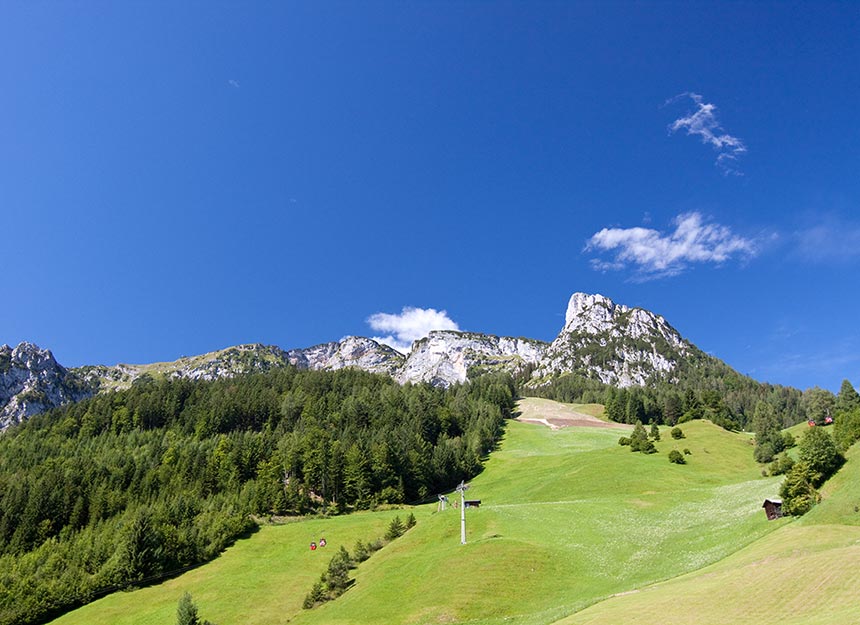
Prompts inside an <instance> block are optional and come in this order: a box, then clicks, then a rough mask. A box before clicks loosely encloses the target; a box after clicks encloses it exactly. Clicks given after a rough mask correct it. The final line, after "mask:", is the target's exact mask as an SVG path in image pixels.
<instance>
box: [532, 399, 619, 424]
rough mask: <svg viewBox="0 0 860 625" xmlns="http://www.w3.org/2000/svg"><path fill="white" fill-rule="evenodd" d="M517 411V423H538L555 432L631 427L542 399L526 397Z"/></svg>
mask: <svg viewBox="0 0 860 625" xmlns="http://www.w3.org/2000/svg"><path fill="white" fill-rule="evenodd" d="M517 410H518V411H519V412H520V416H519V417H517V421H523V422H525V423H538V424H540V425H545V426H546V427H548V428H552V429H553V430H557V429H559V428H564V427H571V426H579V427H592V428H627V427H629V426H626V425H624V424H622V423H609V422H607V421H603V420H601V419H598V418H597V417H593V416H591V415H588V414H585V413H584V412H577V411H576V410H575V409H574V408H573V407H572V406H570V405H568V404H561V403H559V402H557V401H552V400H551V399H541V398H539V397H524V398H523V399H521V400H520V401H519V403H518V405H517Z"/></svg>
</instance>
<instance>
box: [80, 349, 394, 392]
mask: <svg viewBox="0 0 860 625" xmlns="http://www.w3.org/2000/svg"><path fill="white" fill-rule="evenodd" d="M404 360H405V358H404V356H403V355H402V354H400V353H399V352H396V351H395V350H393V349H391V348H390V347H388V346H387V345H380V344H379V343H377V342H376V341H373V340H371V339H366V338H361V337H357V336H348V337H346V338H344V339H341V340H340V341H334V342H332V343H323V344H322V345H315V346H313V347H307V348H304V349H291V350H289V351H284V350H282V349H281V348H280V347H276V346H274V345H262V344H260V343H253V344H249V345H237V346H235V347H228V348H227V349H222V350H219V351H215V352H209V353H208V354H202V355H200V356H191V357H182V358H180V359H179V360H176V361H173V362H159V363H153V364H148V365H128V364H119V365H114V366H104V365H96V366H87V367H80V368H78V369H75V370H74V372H75V373H76V374H77V375H78V376H79V377H81V378H83V379H84V380H86V381H87V382H88V383H90V384H92V385H95V386H97V387H98V388H99V390H102V391H104V390H111V389H121V388H128V387H129V386H131V384H132V383H133V382H134V381H135V380H137V379H139V378H140V377H142V376H144V375H148V376H151V377H154V378H163V377H168V378H189V379H191V380H216V379H219V378H231V377H234V376H237V375H243V374H247V373H258V372H262V371H269V370H270V369H275V368H278V367H286V366H288V365H293V366H295V367H297V368H299V369H315V370H316V369H327V370H334V369H342V368H344V367H359V368H361V369H364V370H366V371H371V372H373V373H386V374H388V375H394V373H395V372H396V371H397V370H398V369H399V367H400V366H401V365H402V364H403V361H404Z"/></svg>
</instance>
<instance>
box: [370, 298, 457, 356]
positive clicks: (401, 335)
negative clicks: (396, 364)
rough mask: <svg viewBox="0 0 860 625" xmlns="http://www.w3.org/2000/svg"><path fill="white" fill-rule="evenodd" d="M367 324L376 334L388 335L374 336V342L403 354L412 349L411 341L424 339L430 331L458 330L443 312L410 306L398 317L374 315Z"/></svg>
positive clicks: (381, 314) (387, 314) (385, 314)
mask: <svg viewBox="0 0 860 625" xmlns="http://www.w3.org/2000/svg"><path fill="white" fill-rule="evenodd" d="M367 323H368V324H369V325H370V327H371V328H373V329H374V330H376V331H377V332H388V333H389V334H388V335H387V336H382V337H378V336H374V337H373V340H374V341H376V342H377V343H384V344H385V345H388V346H389V347H393V348H394V349H396V350H397V351H399V352H403V353H404V354H405V353H408V352H409V350H410V349H411V348H412V342H413V341H417V340H418V339H421V338H424V337H425V336H427V335H428V334H430V331H431V330H459V329H460V327H459V326H458V325H457V324H456V323H455V322H454V321H453V320H452V319H451V318H450V317H448V313H447V312H446V311H444V310H436V309H435V308H413V307H411V306H404V307H403V310H402V311H401V313H400V314H399V315H393V314H389V313H375V314H373V315H371V316H370V317H368V318H367Z"/></svg>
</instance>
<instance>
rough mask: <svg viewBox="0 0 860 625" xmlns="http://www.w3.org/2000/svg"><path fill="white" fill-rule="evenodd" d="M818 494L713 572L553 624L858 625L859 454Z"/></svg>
mask: <svg viewBox="0 0 860 625" xmlns="http://www.w3.org/2000/svg"><path fill="white" fill-rule="evenodd" d="M804 427H806V426H805V424H804ZM823 495H824V499H823V501H822V503H821V504H820V505H818V506H816V507H815V508H813V510H812V511H811V512H809V513H808V514H807V515H806V516H804V517H802V518H801V519H799V520H797V521H795V522H793V523H791V524H789V525H786V526H784V527H781V528H780V529H778V530H777V531H775V532H773V533H771V534H770V535H768V536H766V537H764V538H762V539H761V540H758V541H756V542H755V543H753V544H752V545H750V546H749V547H747V548H745V549H742V550H741V551H739V552H738V553H736V554H734V555H731V556H729V557H728V558H726V559H725V560H722V561H720V562H718V563H716V564H715V565H713V566H710V567H708V568H705V569H703V570H701V571H697V572H695V573H692V574H690V575H686V576H683V577H680V578H677V579H674V580H671V581H668V582H666V583H663V584H657V585H655V586H652V587H647V588H644V589H642V591H641V592H637V593H634V594H630V595H625V596H622V597H615V598H612V599H610V600H608V601H604V602H602V603H599V604H597V605H595V606H593V607H591V608H589V609H587V610H585V611H583V612H580V613H578V614H575V615H573V616H571V617H568V618H565V619H562V620H560V621H559V622H558V624H557V625H615V624H617V623H622V622H623V623H629V624H634V625H635V624H651V623H672V622H674V623H685V624H690V625H711V624H713V625H718V624H723V623H756V624H757V625H768V624H771V623H772V624H774V625H777V624H781V625H784V624H787V625H831V624H833V623H839V624H840V625H856V624H858V623H860V592H858V591H857V588H858V587H860V450H858V449H857V448H856V447H855V448H853V449H851V450H850V451H849V453H848V463H847V464H846V465H845V467H843V469H842V470H841V471H840V472H839V473H838V474H837V475H836V476H835V477H833V478H832V479H831V480H830V481H829V482H828V483H827V484H826V486H825V488H824V489H823Z"/></svg>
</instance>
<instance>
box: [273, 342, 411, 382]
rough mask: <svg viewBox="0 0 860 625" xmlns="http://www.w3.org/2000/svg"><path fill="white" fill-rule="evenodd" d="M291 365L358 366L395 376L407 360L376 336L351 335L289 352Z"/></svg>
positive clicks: (331, 367) (301, 367)
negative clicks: (379, 341) (376, 339)
mask: <svg viewBox="0 0 860 625" xmlns="http://www.w3.org/2000/svg"><path fill="white" fill-rule="evenodd" d="M287 358H288V360H289V362H290V364H292V365H295V366H296V367H298V368H299V369H314V370H317V369H326V370H334V369H343V368H344V367H358V368H359V369H364V370H365V371H370V372H371V373H385V374H387V375H391V376H393V375H395V374H396V372H397V371H398V370H399V369H400V367H402V366H403V362H404V361H405V360H406V358H405V356H403V354H401V353H400V352H398V351H396V350H394V349H392V348H390V347H389V346H388V345H383V344H381V343H377V342H376V341H374V340H373V339H367V338H364V337H360V336H347V337H345V338H343V339H341V340H340V341H334V342H332V343H323V344H322V345H315V346H314V347H307V348H305V349H291V350H290V351H289V352H287Z"/></svg>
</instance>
